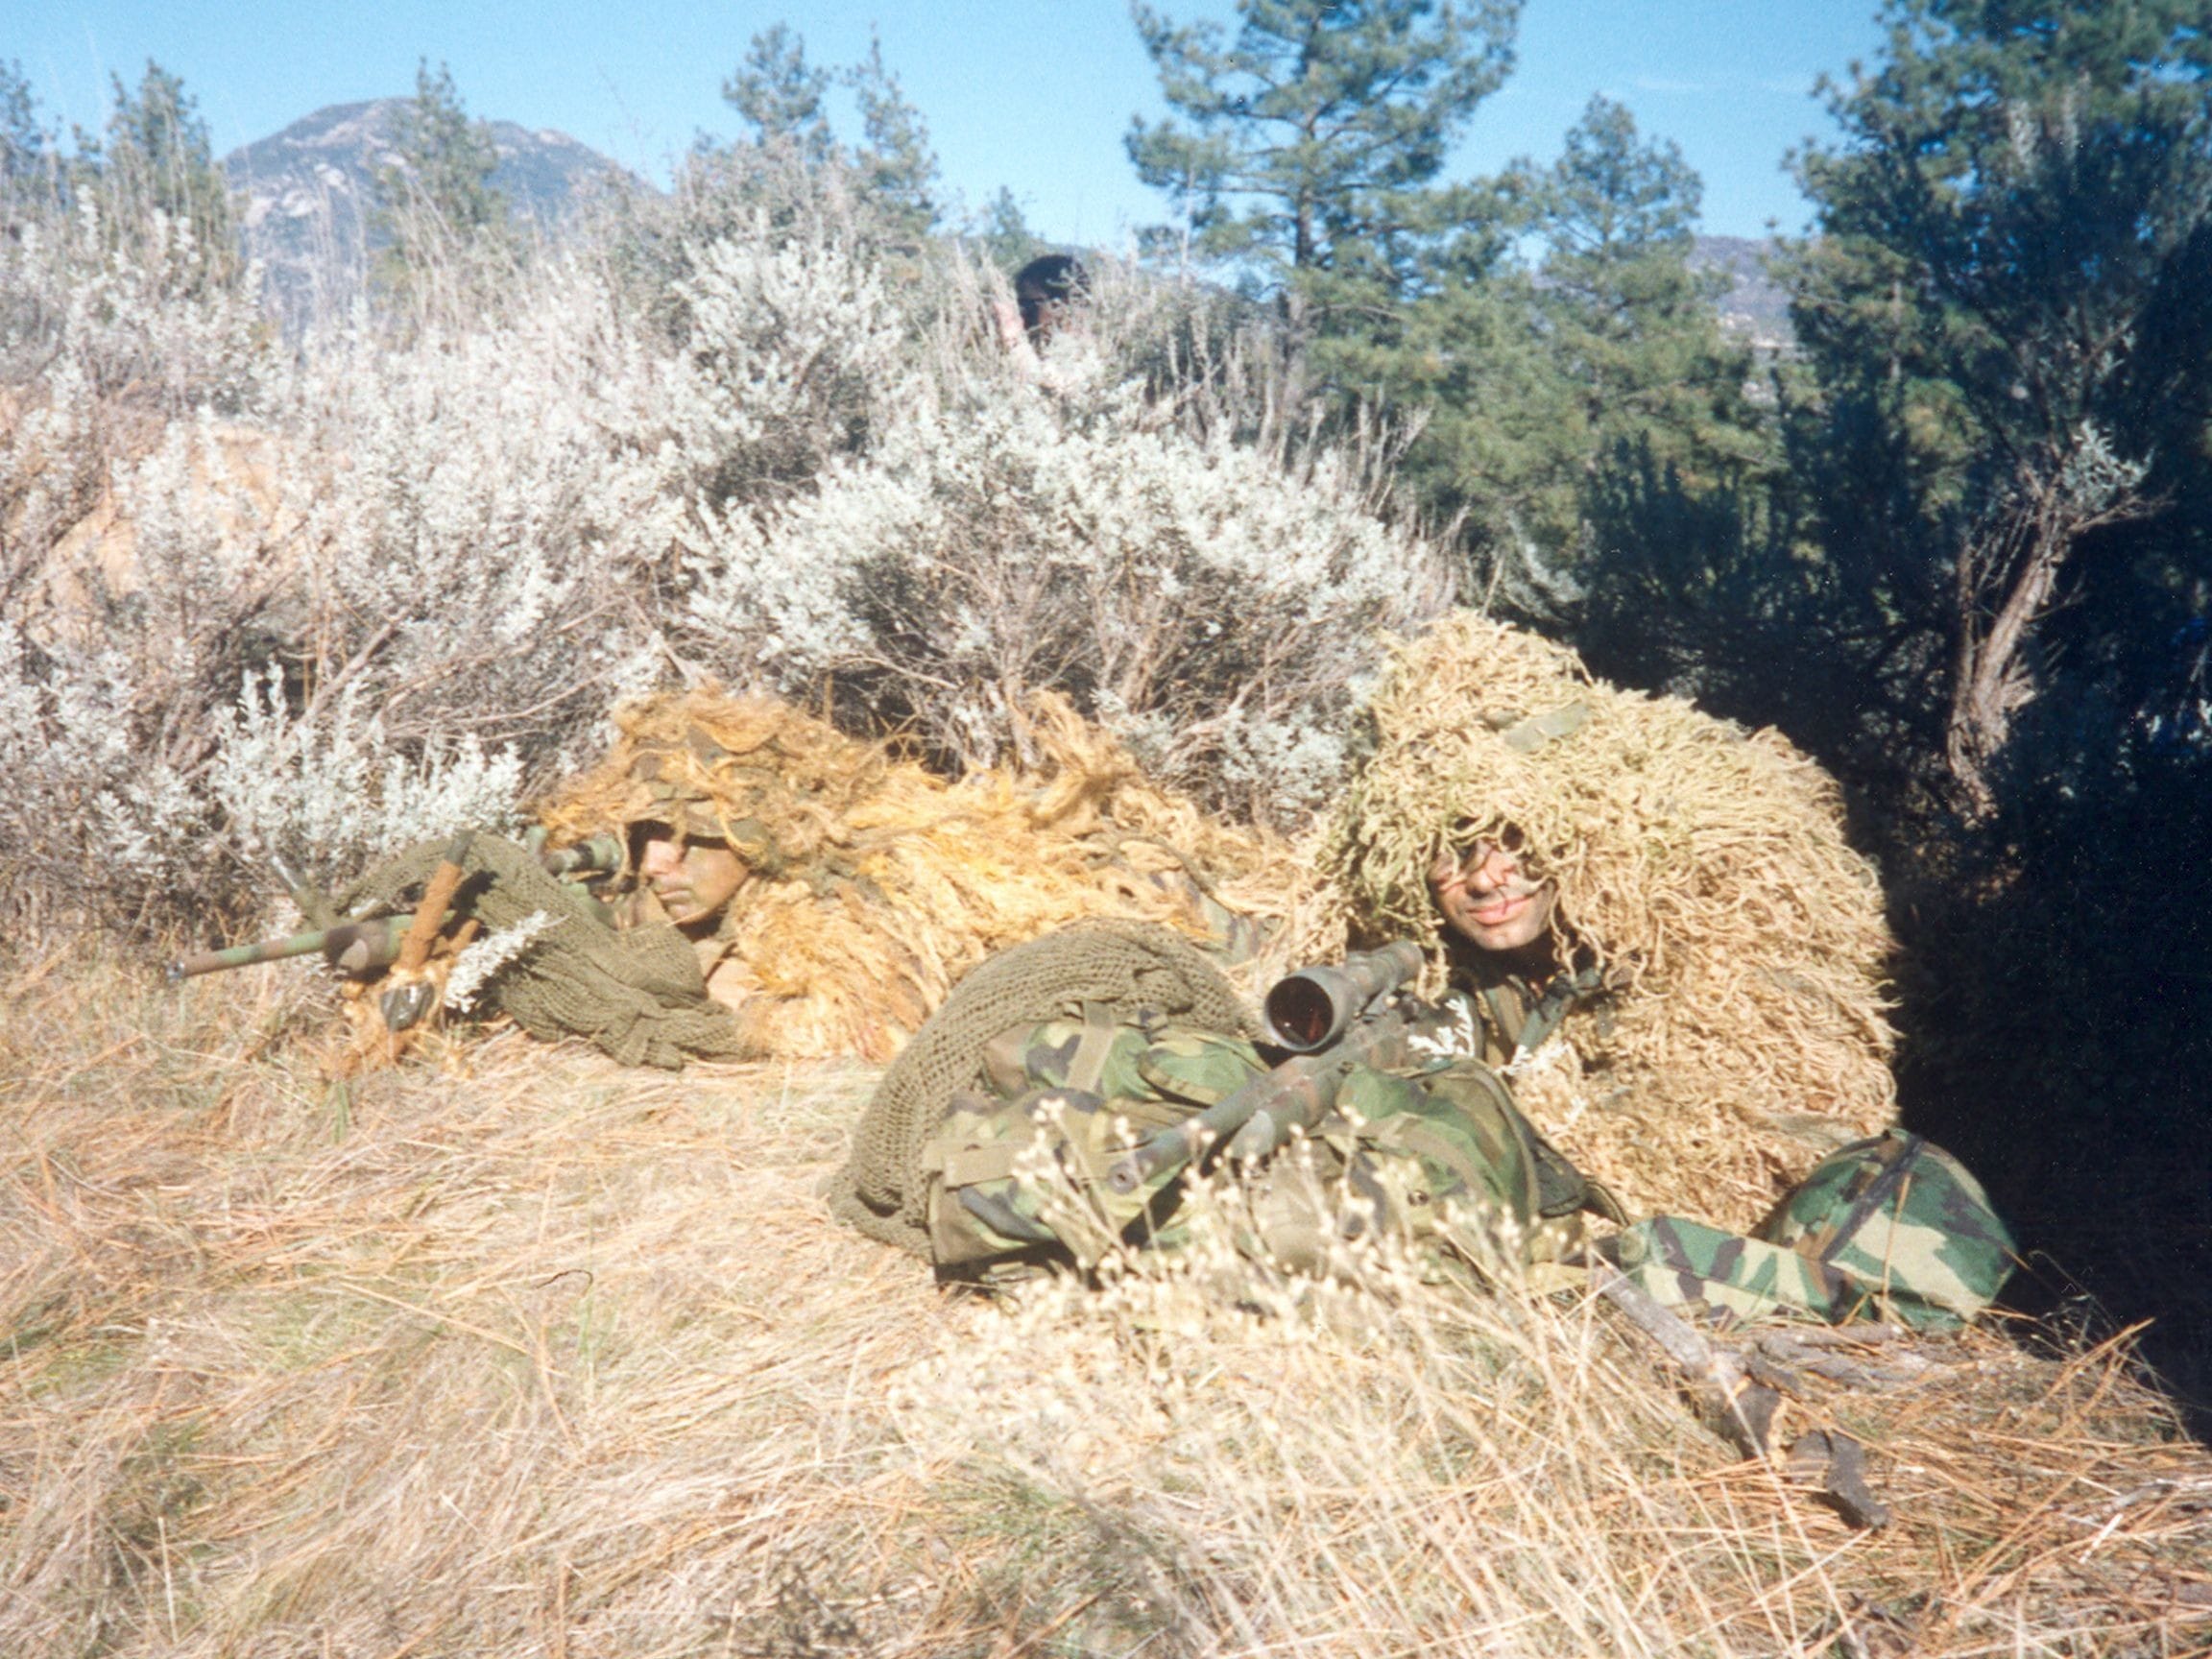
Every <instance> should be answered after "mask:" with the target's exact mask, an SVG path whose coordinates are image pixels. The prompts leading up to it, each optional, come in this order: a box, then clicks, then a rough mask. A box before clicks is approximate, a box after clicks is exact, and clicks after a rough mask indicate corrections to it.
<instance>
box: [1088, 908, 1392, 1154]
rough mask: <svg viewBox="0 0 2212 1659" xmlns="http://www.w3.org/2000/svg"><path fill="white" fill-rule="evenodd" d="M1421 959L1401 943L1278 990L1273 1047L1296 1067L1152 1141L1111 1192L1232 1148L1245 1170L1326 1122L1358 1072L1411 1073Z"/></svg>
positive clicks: (1264, 1077)
mask: <svg viewBox="0 0 2212 1659" xmlns="http://www.w3.org/2000/svg"><path fill="white" fill-rule="evenodd" d="M1421 959H1422V958H1421V948H1420V947H1419V946H1418V945H1415V944H1414V943H1412V942H1411V941H1410V940H1406V939H1401V940H1399V941H1397V942H1396V943H1394V944H1390V945H1385V946H1383V947H1382V948H1381V949H1380V950H1364V951H1357V952H1355V953H1354V954H1352V955H1350V956H1347V957H1345V959H1344V960H1343V962H1342V963H1341V964H1333V965H1328V966H1322V967H1315V968H1307V969H1304V970H1302V971H1301V972H1299V973H1296V974H1290V975H1288V976H1287V977H1286V978H1283V979H1280V980H1278V981H1276V983H1275V985H1274V987H1273V988H1272V989H1271V990H1269V992H1268V993H1267V997H1266V1000H1265V1001H1264V1003H1263V1004H1262V1008H1263V1010H1264V1012H1265V1014H1266V1017H1267V1038H1268V1041H1269V1042H1270V1043H1272V1044H1273V1045H1274V1046H1276V1047H1278V1048H1284V1049H1287V1050H1288V1051H1289V1053H1290V1058H1289V1059H1287V1060H1285V1061H1284V1062H1283V1063H1282V1064H1281V1065H1279V1066H1277V1067H1275V1068H1274V1069H1273V1070H1268V1071H1263V1072H1262V1073H1261V1074H1260V1075H1259V1076H1257V1077H1254V1078H1253V1079H1252V1080H1251V1081H1250V1082H1248V1083H1246V1084H1244V1085H1243V1086H1242V1087H1241V1088H1239V1089H1238V1090H1236V1091H1235V1092H1234V1093H1232V1094H1226V1095H1224V1096H1222V1097H1221V1098H1220V1099H1219V1100H1216V1101H1215V1102H1214V1104H1213V1105H1211V1106H1209V1107H1207V1108H1206V1110H1205V1111H1203V1112H1201V1113H1199V1114H1198V1115H1197V1116H1196V1117H1193V1118H1186V1119H1185V1120H1184V1121H1183V1122H1181V1123H1176V1124H1171V1125H1169V1126H1168V1127H1167V1128H1165V1129H1162V1130H1160V1131H1158V1132H1157V1133H1155V1134H1153V1135H1152V1136H1151V1137H1150V1138H1149V1139H1147V1140H1146V1141H1145V1142H1143V1143H1142V1145H1140V1146H1138V1147H1137V1148H1135V1149H1134V1150H1133V1151H1131V1152H1129V1153H1127V1154H1125V1155H1124V1156H1122V1157H1121V1158H1119V1159H1118V1160H1117V1161H1116V1162H1115V1163H1114V1164H1113V1166H1111V1167H1110V1168H1109V1169H1108V1170H1107V1172H1106V1183H1107V1185H1108V1186H1109V1187H1111V1188H1113V1190H1115V1191H1116V1192H1119V1193H1123V1194H1126V1193H1130V1192H1134V1191H1136V1190H1138V1189H1139V1188H1140V1187H1142V1186H1143V1185H1144V1183H1145V1182H1147V1181H1149V1180H1151V1179H1152V1178H1153V1177H1154V1176H1157V1175H1160V1174H1163V1173H1165V1172H1166V1171H1168V1170H1170V1169H1175V1168H1179V1167H1181V1166H1183V1165H1185V1164H1188V1163H1190V1161H1191V1160H1192V1159H1195V1158H1198V1157H1201V1156H1203V1155H1204V1154H1205V1153H1206V1152H1207V1151H1208V1150H1209V1149H1210V1148H1212V1147H1214V1146H1218V1145H1222V1143H1223V1142H1226V1143H1227V1144H1226V1148H1225V1150H1226V1153H1227V1155H1228V1156H1229V1157H1231V1158H1234V1159H1237V1160H1238V1161H1239V1162H1242V1163H1250V1162H1254V1161H1256V1160H1258V1159H1262V1158H1264V1157H1266V1156H1267V1155H1268V1154H1269V1153H1270V1152H1273V1151H1274V1150H1275V1149H1276V1148H1277V1147H1278V1146H1280V1145H1282V1144H1283V1143H1284V1142H1286V1141H1287V1140H1288V1139H1289V1138H1290V1136H1291V1135H1292V1134H1293V1133H1294V1132H1296V1131H1300V1130H1309V1129H1311V1128H1312V1127H1313V1126H1314V1125H1315V1124H1317V1123H1319V1122H1320V1121H1321V1119H1322V1118H1325V1117H1327V1116H1328V1115H1329V1113H1330V1111H1331V1110H1332V1109H1333V1108H1334V1106H1335V1104H1336V1095H1337V1092H1338V1091H1339V1090H1340V1089H1342V1088H1343V1086H1344V1079H1345V1078H1346V1077H1348V1076H1349V1075H1351V1073H1352V1072H1353V1071H1354V1070H1356V1069H1358V1067H1361V1066H1370V1067H1375V1068H1378V1069H1387V1068H1389V1067H1393V1066H1401V1065H1404V1064H1406V1063H1407V1061H1408V1060H1409V1059H1411V1058H1412V1052H1411V1048H1410V1046H1409V1039H1410V1037H1411V1035H1412V1029H1411V1026H1410V1024H1409V1022H1408V1019H1407V1006H1406V1004H1407V1000H1408V998H1407V995H1406V986H1407V984H1408V983H1409V982H1410V981H1411V980H1412V978H1413V976H1414V975H1415V974H1418V973H1419V972H1420V971H1421Z"/></svg>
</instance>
